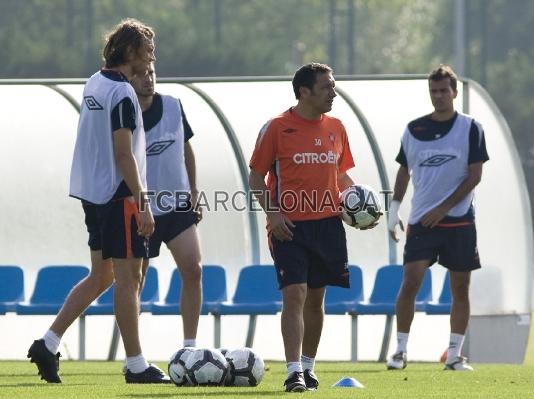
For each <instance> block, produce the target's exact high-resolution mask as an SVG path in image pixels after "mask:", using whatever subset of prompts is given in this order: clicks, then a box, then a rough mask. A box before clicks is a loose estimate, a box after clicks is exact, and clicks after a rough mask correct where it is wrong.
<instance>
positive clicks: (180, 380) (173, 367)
mask: <svg viewBox="0 0 534 399" xmlns="http://www.w3.org/2000/svg"><path fill="white" fill-rule="evenodd" d="M195 350H196V349H195V348H189V347H187V348H183V349H180V350H179V351H178V352H175V353H174V354H173V355H172V356H171V361H170V362H169V366H168V368H167V370H168V372H169V377H171V380H172V382H174V383H175V384H176V385H177V386H182V385H189V381H188V380H187V378H186V374H187V372H186V369H185V362H186V360H187V358H188V357H189V356H190V355H191V353H193V352H194V351H195Z"/></svg>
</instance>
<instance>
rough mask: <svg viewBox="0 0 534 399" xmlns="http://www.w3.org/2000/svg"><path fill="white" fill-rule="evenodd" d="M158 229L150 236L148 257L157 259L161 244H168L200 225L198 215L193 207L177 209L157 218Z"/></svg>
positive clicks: (155, 218)
mask: <svg viewBox="0 0 534 399" xmlns="http://www.w3.org/2000/svg"><path fill="white" fill-rule="evenodd" d="M154 220H155V222H156V229H155V230H154V234H152V235H151V236H150V241H149V244H148V248H149V249H148V257H149V258H155V257H157V256H159V249H160V247H161V243H162V242H164V243H165V244H167V243H168V242H169V241H171V240H172V239H173V238H174V237H176V236H178V235H179V234H180V233H182V232H184V231H185V230H187V229H188V228H189V227H191V226H192V225H194V224H197V223H198V215H197V213H196V212H195V211H193V210H192V209H191V207H185V208H183V209H180V208H178V209H176V210H174V211H173V212H169V213H166V214H164V215H159V216H155V217H154Z"/></svg>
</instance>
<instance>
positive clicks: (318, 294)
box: [304, 288, 325, 313]
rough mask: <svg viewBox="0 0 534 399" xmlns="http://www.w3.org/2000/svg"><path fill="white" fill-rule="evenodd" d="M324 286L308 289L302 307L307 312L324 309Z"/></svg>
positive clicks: (318, 311) (321, 311) (317, 311)
mask: <svg viewBox="0 0 534 399" xmlns="http://www.w3.org/2000/svg"><path fill="white" fill-rule="evenodd" d="M324 293H325V290H324V288H319V289H308V292H307V295H306V302H305V304H304V308H305V310H306V311H308V312H315V313H323V310H324Z"/></svg>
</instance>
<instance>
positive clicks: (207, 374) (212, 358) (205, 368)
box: [185, 349, 228, 386]
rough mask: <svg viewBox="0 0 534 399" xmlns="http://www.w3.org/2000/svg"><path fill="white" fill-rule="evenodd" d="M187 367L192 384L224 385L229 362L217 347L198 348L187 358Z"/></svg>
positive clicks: (187, 376)
mask: <svg viewBox="0 0 534 399" xmlns="http://www.w3.org/2000/svg"><path fill="white" fill-rule="evenodd" d="M185 369H186V373H187V374H186V378H187V380H188V382H189V383H190V384H191V385H211V386H216V385H223V384H224V381H225V379H226V374H227V372H228V362H227V361H226V359H225V358H224V356H223V354H222V353H221V352H219V351H218V350H217V349H197V350H195V351H194V352H193V353H191V354H190V355H189V357H188V358H187V360H186V362H185Z"/></svg>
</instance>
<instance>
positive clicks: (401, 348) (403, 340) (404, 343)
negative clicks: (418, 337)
mask: <svg viewBox="0 0 534 399" xmlns="http://www.w3.org/2000/svg"><path fill="white" fill-rule="evenodd" d="M409 335H410V333H403V332H397V350H396V351H395V353H399V352H404V353H406V352H408V350H407V347H408V336H409Z"/></svg>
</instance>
